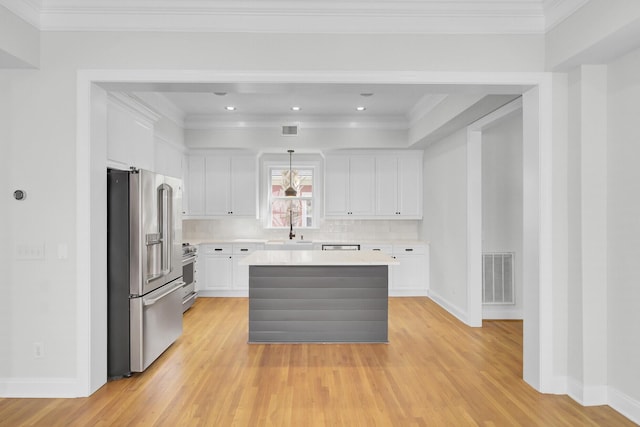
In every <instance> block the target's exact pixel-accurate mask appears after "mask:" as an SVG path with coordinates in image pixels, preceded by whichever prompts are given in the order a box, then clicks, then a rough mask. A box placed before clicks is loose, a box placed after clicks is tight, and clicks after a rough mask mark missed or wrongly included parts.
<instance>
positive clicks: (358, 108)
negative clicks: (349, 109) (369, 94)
mask: <svg viewBox="0 0 640 427" xmlns="http://www.w3.org/2000/svg"><path fill="white" fill-rule="evenodd" d="M366 109H367V107H363V106H360V107H356V110H358V111H364V110H366Z"/></svg>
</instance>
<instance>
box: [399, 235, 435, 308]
mask: <svg viewBox="0 0 640 427" xmlns="http://www.w3.org/2000/svg"><path fill="white" fill-rule="evenodd" d="M393 257H394V258H395V259H397V260H398V262H400V264H399V265H394V266H393V267H392V270H393V285H392V287H391V288H392V289H393V291H394V294H395V295H398V296H403V295H406V296H414V295H425V296H426V295H428V292H429V246H427V245H393Z"/></svg>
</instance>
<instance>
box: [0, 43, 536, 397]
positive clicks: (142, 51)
mask: <svg viewBox="0 0 640 427" xmlns="http://www.w3.org/2000/svg"><path fill="white" fill-rule="evenodd" d="M497 47H499V48H497ZM291 52H295V55H292V54H291ZM451 52H455V53H456V54H455V55H452V54H451ZM417 53H419V54H417ZM543 60H544V58H543V39H542V37H540V36H527V35H523V36H477V35H473V36H437V35H435V36H434V35H431V36H419V35H403V36H395V35H387V36H377V35H354V36H349V35H296V36H287V35H278V34H269V35H264V34H215V33H204V34H189V33H165V34H161V33H135V32H134V33H117V32H108V33H98V32H96V33H73V32H44V33H42V34H41V58H40V69H39V70H37V71H23V72H19V73H11V72H6V71H5V72H2V74H3V75H4V77H5V78H6V79H7V84H8V85H10V87H11V91H10V93H9V96H8V97H7V98H5V99H4V100H3V102H6V103H8V105H9V106H10V109H11V116H10V123H9V128H10V129H11V132H12V133H11V136H10V138H9V141H7V142H6V143H5V142H3V144H6V145H7V146H8V147H10V148H9V150H5V151H4V152H3V155H4V153H5V152H8V153H9V154H8V155H7V157H5V158H4V159H3V160H4V161H6V162H7V163H8V164H9V165H10V167H9V168H8V169H7V173H8V174H9V181H10V182H12V184H13V185H14V186H19V187H24V188H25V189H26V190H27V191H28V192H29V199H28V200H29V203H24V204H21V205H19V204H9V208H8V211H7V213H8V215H9V216H10V218H11V235H10V236H9V238H8V239H6V240H3V241H2V242H0V246H2V247H3V248H4V250H12V248H13V247H14V245H15V244H17V243H22V244H33V245H39V244H42V243H43V244H44V246H45V248H46V256H45V259H44V260H37V261H30V262H29V268H27V269H24V268H21V267H23V264H22V263H21V262H18V261H11V266H12V267H13V268H12V269H11V275H10V277H9V279H8V283H9V284H8V286H9V287H10V288H11V291H12V292H13V295H12V298H13V299H12V305H11V309H9V310H7V311H2V312H1V313H0V324H12V325H16V326H15V327H12V331H11V334H10V336H9V337H7V338H6V340H5V341H4V342H3V343H2V347H4V348H8V349H9V351H10V358H11V360H10V362H9V366H10V367H9V368H8V369H7V371H6V376H7V377H9V380H8V381H7V382H5V384H9V385H10V387H13V388H12V389H11V390H10V393H16V394H20V393H23V392H24V390H25V389H28V386H29V385H30V384H33V385H34V387H36V389H38V387H39V384H42V383H43V378H46V379H49V380H47V381H49V382H50V383H51V384H53V385H51V386H50V388H49V389H48V390H47V392H44V391H43V395H51V394H53V395H55V394H56V393H57V394H58V395H60V391H59V390H58V391H57V392H56V390H55V387H56V386H59V387H61V388H65V387H67V389H65V393H70V394H71V393H73V392H74V390H76V392H78V393H83V392H79V391H77V390H80V389H78V388H76V386H77V384H76V382H77V380H78V373H77V369H76V367H77V366H79V362H83V361H79V360H78V357H84V356H83V353H82V352H77V351H76V350H77V348H79V347H82V346H84V345H85V343H82V342H78V340H82V339H84V338H78V336H76V330H78V324H77V323H78V322H86V321H87V319H86V318H80V317H79V315H80V314H81V313H80V314H78V312H77V311H76V308H77V306H76V302H77V301H76V298H78V297H79V295H78V293H77V289H78V286H85V285H87V286H88V284H85V283H77V280H78V278H77V277H78V276H76V273H77V272H78V271H83V270H84V269H86V266H85V265H84V264H78V263H77V258H76V257H77V256H78V254H77V253H76V245H75V242H76V241H77V238H80V239H81V238H82V237H83V236H77V235H76V221H77V220H78V217H77V211H76V203H77V202H78V200H77V198H76V189H77V185H78V186H80V187H82V186H83V185H85V183H78V182H77V180H76V163H75V160H76V136H77V135H76V131H77V129H78V128H77V125H78V123H77V117H78V114H81V113H82V114H84V112H78V111H76V105H77V99H76V96H77V81H78V80H77V79H78V70H82V69H94V70H95V69H137V70H150V69H151V70H152V69H166V70H203V69H205V70H352V71H354V72H355V73H357V74H358V75H366V74H367V72H368V71H367V70H371V71H375V70H399V71H411V72H414V71H416V70H427V71H428V70H452V71H465V70H466V71H500V72H502V71H527V72H529V71H540V70H542V68H543ZM138 75H139V76H140V79H142V80H144V78H145V77H144V76H145V75H146V73H145V72H144V71H140V72H139V73H138ZM54 159H55V160H54ZM91 167H94V165H91ZM86 185H93V187H92V188H93V189H94V191H96V197H99V195H100V193H99V191H100V188H101V187H100V183H99V182H96V183H93V182H89V183H86ZM82 197H83V198H84V197H86V195H85V194H83V195H82ZM98 220H99V218H96V221H97V223H99V222H100V221H98ZM88 229H89V228H87V231H88ZM96 244H98V246H100V244H99V242H97V243H96ZM59 245H63V246H66V247H67V248H68V257H67V258H66V259H58V257H57V248H58V247H59ZM83 256H84V254H83ZM83 259H84V258H83ZM83 263H84V261H83ZM81 277H82V279H81V280H82V281H83V282H84V281H85V280H88V279H86V278H85V276H81ZM33 295H37V297H36V298H35V299H33ZM26 300H29V301H31V303H30V304H26V305H25V304H23V302H24V301H26ZM17 325H19V326H17ZM94 326H95V327H96V328H98V329H99V326H100V325H99V324H98V325H94ZM94 326H92V327H94ZM95 339H97V340H99V339H100V338H99V337H95ZM34 342H42V343H43V344H44V347H45V354H46V357H44V358H43V359H34V357H33V343H34ZM80 365H81V364H80ZM50 379H56V380H55V381H51V380H50ZM18 383H19V384H21V386H17V385H16V384H18ZM24 384H26V385H25V388H21V387H22V385H24ZM40 390H42V389H40Z"/></svg>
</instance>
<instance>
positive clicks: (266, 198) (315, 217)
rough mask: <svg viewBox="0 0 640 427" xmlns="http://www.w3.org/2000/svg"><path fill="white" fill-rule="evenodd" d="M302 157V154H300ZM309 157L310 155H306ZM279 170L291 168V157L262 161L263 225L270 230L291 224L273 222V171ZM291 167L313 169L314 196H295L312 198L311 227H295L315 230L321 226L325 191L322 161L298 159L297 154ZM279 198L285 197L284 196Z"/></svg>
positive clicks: (305, 198) (298, 198) (304, 198)
mask: <svg viewBox="0 0 640 427" xmlns="http://www.w3.org/2000/svg"><path fill="white" fill-rule="evenodd" d="M299 157H301V156H299ZM305 157H308V156H305ZM274 169H277V170H286V169H289V158H288V157H287V158H286V159H284V158H283V159H282V160H264V161H263V162H262V182H261V184H260V193H261V201H262V203H261V205H262V209H261V211H262V218H263V221H262V223H263V227H264V228H265V229H270V230H284V229H288V228H289V226H288V225H287V226H283V227H274V226H273V225H272V224H273V222H272V216H271V214H272V210H271V204H272V201H273V200H274V198H273V197H272V188H271V171H272V170H274ZM291 169H298V170H302V169H307V170H311V174H312V183H311V185H312V196H311V197H295V199H296V200H311V206H312V214H311V221H312V224H313V225H312V226H311V227H304V226H303V227H300V226H295V225H294V228H297V229H300V230H313V229H319V228H320V212H321V211H322V200H323V194H324V193H323V192H322V188H323V186H322V182H323V177H322V175H321V171H322V168H321V162H320V161H319V160H308V159H298V160H296V158H295V156H294V158H293V161H292V162H291ZM278 199H284V197H282V198H280V197H278Z"/></svg>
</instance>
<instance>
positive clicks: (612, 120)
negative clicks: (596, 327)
mask: <svg viewBox="0 0 640 427" xmlns="http://www.w3.org/2000/svg"><path fill="white" fill-rule="evenodd" d="M638 99H640V50H636V51H634V52H632V53H630V54H629V55H627V56H625V57H623V58H621V59H619V60H617V61H615V62H613V63H612V64H610V65H609V67H608V100H607V102H608V106H609V113H608V129H609V130H608V150H607V171H608V176H607V192H608V200H607V217H608V221H607V223H608V225H607V237H608V240H607V248H606V249H605V248H603V250H606V251H607V260H608V270H607V288H608V289H607V307H608V310H607V313H608V316H607V338H608V339H607V347H608V363H607V377H608V383H609V395H610V397H611V398H613V399H615V401H616V402H617V403H618V404H617V405H616V406H617V407H618V408H621V409H623V408H624V410H626V411H628V412H627V413H633V414H635V420H636V422H638V421H639V420H640V403H639V402H640V368H639V365H638V361H639V360H640V334H639V333H638V332H637V331H638V330H640V309H639V308H640V305H639V303H640V286H639V283H640V262H639V259H640V197H639V196H640V168H639V167H638V159H640V144H639V142H640V126H638V118H640V104H639V103H638ZM633 400H635V403H636V406H635V412H634V408H630V407H629V405H628V403H629V402H633ZM625 402H627V403H625Z"/></svg>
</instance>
